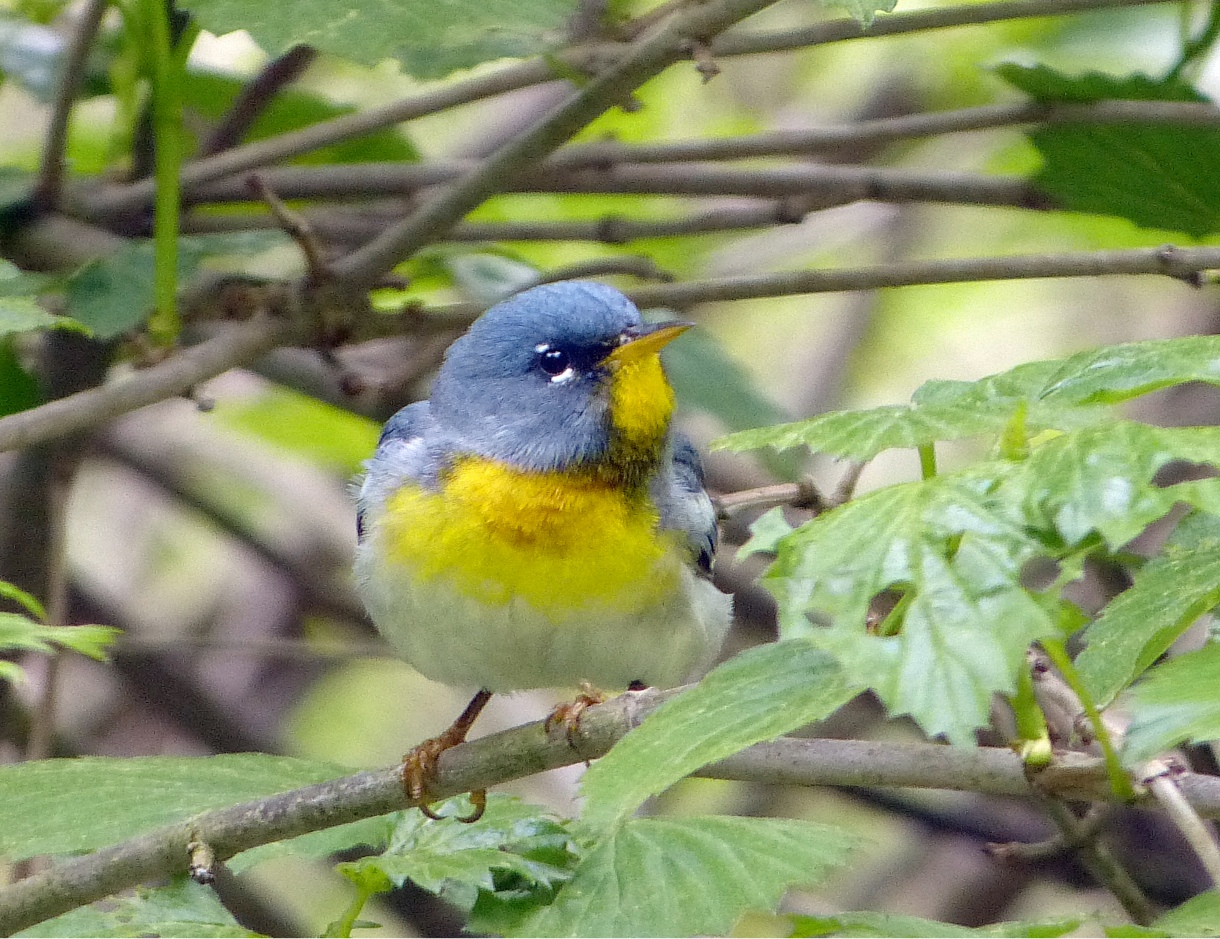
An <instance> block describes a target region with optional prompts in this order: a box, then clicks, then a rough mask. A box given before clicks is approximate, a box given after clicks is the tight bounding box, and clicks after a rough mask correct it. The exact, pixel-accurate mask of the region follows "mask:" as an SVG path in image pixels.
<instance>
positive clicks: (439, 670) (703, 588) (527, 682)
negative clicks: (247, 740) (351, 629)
mask: <svg viewBox="0 0 1220 939" xmlns="http://www.w3.org/2000/svg"><path fill="white" fill-rule="evenodd" d="M356 577H357V583H358V589H359V592H360V595H361V597H362V598H363V600H364V602H365V605H366V606H367V607H368V610H369V613H370V615H371V616H372V618H373V622H374V623H375V624H376V625H377V628H378V629H379V630H380V631H381V633H382V635H383V636H385V638H386V639H387V640H388V641H389V642H390V644H391V645H393V646H394V648H395V649H396V650H397V651H398V652H399V654H400V655H402V657H403V658H404V659H406V660H407V662H409V663H410V664H411V665H412V666H414V667H415V668H416V669H417V670H418V671H420V672H421V673H422V674H424V675H425V676H427V677H428V678H431V679H434V680H436V681H440V682H444V683H446V684H449V685H456V686H459V687H461V686H468V687H472V688H473V687H477V688H486V689H487V690H488V691H496V692H501V691H517V690H522V689H526V688H551V687H565V686H571V685H577V684H579V683H580V682H583V681H587V682H590V683H592V684H593V685H595V686H597V687H600V688H604V689H617V688H624V687H626V686H627V685H628V684H630V683H631V682H633V681H642V682H644V684H646V685H650V686H654V687H668V686H672V685H676V684H681V683H682V682H684V681H688V680H693V679H695V678H697V677H699V676H700V675H701V674H702V673H703V672H704V671H706V670H707V669H708V667H710V665H711V664H712V662H713V660H714V659H715V657H716V653H717V652H718V651H719V650H720V645H721V643H722V642H723V640H724V637H725V634H726V633H727V632H728V628H729V623H730V620H731V618H732V599H731V598H730V597H728V596H726V595H725V594H722V593H721V592H720V591H718V590H717V589H716V588H715V587H713V586H712V585H711V583H709V582H708V581H706V580H704V579H702V578H699V577H696V576H695V575H694V574H693V573H692V572H690V571H689V570H687V569H686V568H685V567H683V569H682V574H681V577H680V589H678V590H676V591H674V592H673V594H672V595H671V596H669V597H667V598H665V599H663V600H661V601H658V602H656V603H653V604H651V605H649V606H646V607H645V608H643V609H642V610H638V611H635V612H630V613H616V612H614V611H613V610H609V609H605V610H597V611H594V610H592V609H590V610H582V611H578V612H576V613H569V614H560V615H555V614H547V613H543V612H540V611H539V610H538V609H536V608H535V607H533V606H531V605H530V604H529V603H528V602H526V601H525V600H523V599H521V598H520V597H513V598H510V599H509V600H508V601H507V602H505V603H498V604H487V603H484V602H480V601H475V600H473V599H471V598H469V597H466V596H462V595H460V594H459V593H458V591H457V590H456V589H455V588H454V587H453V585H452V584H451V583H450V582H449V581H447V580H445V579H443V578H439V577H438V578H432V579H429V580H427V581H424V582H420V581H419V580H417V579H416V578H414V577H413V576H412V575H411V574H410V573H409V571H407V570H405V569H403V568H402V567H392V566H389V565H385V564H382V565H379V566H374V565H373V564H372V562H371V551H370V550H369V548H368V545H367V543H366V544H365V545H362V546H361V547H360V548H359V549H358V552H357V559H356Z"/></svg>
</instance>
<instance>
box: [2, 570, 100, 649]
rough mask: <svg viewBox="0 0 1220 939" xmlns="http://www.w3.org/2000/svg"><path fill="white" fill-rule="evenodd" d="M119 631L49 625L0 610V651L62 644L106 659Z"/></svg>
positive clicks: (47, 647)
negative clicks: (0, 611) (107, 652)
mask: <svg viewBox="0 0 1220 939" xmlns="http://www.w3.org/2000/svg"><path fill="white" fill-rule="evenodd" d="M6 586H11V585H6ZM120 632H121V630H118V629H114V628H113V627H110V626H46V625H44V624H42V623H39V622H36V621H35V620H32V619H30V618H28V617H26V616H22V615H21V614H19V613H0V652H6V651H13V650H21V651H24V652H54V651H55V647H56V646H59V647H61V648H64V649H71V650H72V651H73V652H79V653H80V654H81V655H87V656H89V658H91V659H98V660H99V661H105V659H106V650H107V647H109V646H110V645H111V644H112V643H113V642H114V641H115V639H117V638H118V637H119V634H120Z"/></svg>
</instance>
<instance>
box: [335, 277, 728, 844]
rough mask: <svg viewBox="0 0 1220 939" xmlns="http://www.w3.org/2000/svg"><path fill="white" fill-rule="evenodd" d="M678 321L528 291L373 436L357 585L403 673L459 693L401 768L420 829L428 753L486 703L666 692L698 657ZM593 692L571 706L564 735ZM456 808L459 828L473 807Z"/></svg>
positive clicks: (706, 503) (704, 549)
mask: <svg viewBox="0 0 1220 939" xmlns="http://www.w3.org/2000/svg"><path fill="white" fill-rule="evenodd" d="M692 325H693V324H691V323H684V322H673V321H670V322H660V323H647V322H645V321H644V320H643V319H642V318H641V316H640V312H639V310H638V309H637V308H636V306H635V305H634V304H633V303H632V302H631V301H630V300H629V299H628V298H627V297H626V296H625V295H624V294H623V293H621V292H620V291H618V290H616V289H614V288H612V287H609V286H606V285H604V284H600V283H597V282H593V281H578V280H573V281H560V282H555V283H549V284H544V285H541V286H537V287H534V288H532V289H529V290H525V291H523V292H521V293H518V294H516V295H515V296H512V297H510V298H509V299H507V300H504V301H502V302H500V303H498V304H496V305H495V306H493V307H491V308H490V309H488V310H487V311H486V312H485V313H484V314H483V315H482V316H480V317H479V318H478V319H477V320H476V321H475V322H474V323H473V324H472V325H471V327H470V328H469V330H468V331H467V332H466V333H465V334H464V335H462V336H461V337H460V338H458V339H457V340H456V341H455V342H454V343H453V344H452V345H451V346H450V347H449V349H448V350H447V352H446V354H445V356H444V359H443V361H442V363H441V366H440V368H439V371H438V373H437V376H436V379H435V381H434V383H433V387H432V390H431V394H430V397H429V399H428V400H426V401H419V402H416V403H414V404H410V405H408V406H407V407H405V408H403V409H402V410H400V411H398V412H397V413H396V414H395V415H394V416H393V417H391V418H390V420H389V421H388V422H387V423H386V424H385V426H384V428H383V430H382V433H381V436H380V440H379V443H378V445H377V449H376V451H375V453H374V455H373V457H372V458H371V459H370V460H368V461H367V462H366V463H365V471H364V475H363V478H362V480H361V481H360V482H359V488H358V492H357V533H358V545H357V549H356V560H355V581H356V585H357V591H358V593H359V595H360V597H361V599H362V600H363V603H364V605H365V607H366V609H367V610H368V612H369V615H370V618H371V619H372V621H373V623H374V625H375V626H376V627H377V629H378V630H379V631H380V633H381V634H382V636H383V637H384V638H385V639H386V640H387V641H388V643H389V644H390V645H391V646H392V647H393V648H394V650H395V651H396V652H397V653H398V654H399V655H401V657H402V658H404V659H405V660H406V661H407V662H408V663H409V664H410V665H412V666H413V667H414V668H415V669H416V670H417V671H419V672H420V673H422V674H423V675H424V676H426V677H428V678H431V679H433V680H435V681H439V682H443V683H445V684H448V685H451V686H455V687H466V688H477V689H478V692H477V693H476V694H475V696H474V697H473V698H472V699H471V702H470V704H469V705H468V706H467V708H466V710H465V711H464V712H463V713H462V715H461V716H460V717H459V718H458V719H457V720H456V721H454V723H453V725H452V726H451V727H449V729H448V730H446V731H445V732H444V733H442V734H440V735H438V736H437V737H434V738H431V739H429V740H427V741H425V742H424V743H422V744H420V745H419V746H417V747H416V748H415V749H413V750H412V751H411V752H410V753H408V754H407V755H406V756H405V757H404V758H403V770H402V772H403V781H404V786H405V788H406V794H407V797H408V798H409V799H410V801H411V802H412V804H414V805H417V806H419V807H420V808H421V809H422V810H423V811H424V812H425V814H427V815H428V816H429V817H433V818H435V817H437V816H436V814H435V813H434V812H433V811H432V810H431V809H430V808H429V807H428V801H429V800H428V798H427V796H426V788H427V783H428V779H429V777H430V775H431V774H432V773H433V772H434V771H435V765H436V760H437V757H438V756H439V755H440V753H442V752H443V751H444V750H446V749H448V748H449V747H452V746H455V745H457V744H458V743H461V742H463V741H464V740H465V738H466V735H467V733H468V732H469V730H470V727H471V725H472V724H473V723H474V721H475V719H476V718H477V717H478V715H479V712H480V711H482V710H483V707H484V706H485V705H486V704H487V702H488V700H489V699H490V698H491V696H492V695H493V694H498V693H504V692H512V691H519V690H525V689H534V688H562V687H570V686H582V687H585V688H586V689H590V690H591V689H594V688H596V689H605V688H614V689H621V688H635V689H639V688H643V687H670V686H673V685H677V684H681V683H683V682H686V681H690V680H694V679H696V678H698V677H700V676H701V675H702V674H703V673H704V672H706V671H707V669H708V668H709V667H710V666H711V665H712V663H713V662H714V660H715V658H716V656H717V654H718V652H719V650H720V647H721V645H722V643H723V640H724V638H725V635H726V633H727V632H728V629H729V625H730V622H731V619H732V599H731V597H730V596H728V595H726V594H724V593H722V592H721V591H720V590H719V589H717V588H716V587H715V586H714V585H713V584H712V579H711V578H712V568H713V562H714V559H715V554H716V547H717V529H716V516H715V512H714V510H713V507H712V503H711V500H710V498H709V496H708V494H707V492H706V490H705V488H704V478H703V469H702V465H701V462H700V458H699V454H698V452H697V451H696V449H695V448H694V446H692V444H691V443H690V441H689V440H688V439H687V438H686V437H685V436H683V435H682V434H680V433H679V432H677V431H676V430H675V429H674V428H673V427H672V416H673V411H674V406H675V396H674V391H673V388H672V386H671V385H670V384H669V381H668V379H667V378H666V375H665V372H664V369H663V366H662V364H661V360H660V356H659V353H660V351H661V349H662V347H663V346H665V345H666V344H668V343H669V342H671V341H672V340H674V339H676V338H677V337H678V336H679V335H681V334H682V333H683V332H685V331H686V330H687V329H688V328H690V327H691V326H692ZM600 697H601V695H600V694H599V693H598V692H592V694H588V693H587V694H585V695H582V697H581V698H578V699H577V701H576V702H574V704H573V706H572V708H573V709H572V710H571V711H569V712H566V713H565V714H564V715H563V720H564V722H565V723H568V727H569V732H570V731H571V729H572V725H571V723H569V721H570V720H572V719H573V718H575V719H578V718H579V714H580V711H581V710H582V709H583V707H584V706H586V705H588V704H591V703H594V702H595V701H597V700H599V699H600ZM557 713H558V712H557ZM548 726H549V725H548ZM472 799H473V804H474V810H473V812H472V814H471V815H470V816H466V817H464V818H463V820H465V821H471V820H474V819H475V818H477V817H478V816H479V815H481V814H482V809H483V806H485V805H486V793H485V792H476V793H472Z"/></svg>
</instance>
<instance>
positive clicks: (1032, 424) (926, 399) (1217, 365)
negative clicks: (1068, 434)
mask: <svg viewBox="0 0 1220 939" xmlns="http://www.w3.org/2000/svg"><path fill="white" fill-rule="evenodd" d="M1188 381H1203V382H1208V383H1210V384H1220V337H1218V336H1186V337H1181V338H1177V339H1161V340H1151V341H1146V342H1132V343H1123V344H1120V345H1115V346H1107V347H1105V348H1102V349H1095V350H1089V351H1086V352H1081V353H1078V354H1077V355H1073V356H1071V357H1069V358H1067V359H1063V360H1061V361H1053V360H1052V361H1044V362H1029V363H1025V364H1023V365H1019V366H1017V367H1016V368H1014V369H1011V370H1009V371H1007V372H1001V373H999V374H997V375H990V376H988V377H986V378H983V379H980V380H979V381H976V382H958V381H953V382H950V381H932V382H928V383H926V384H924V385H923V386H921V387H920V388H919V389H918V390H917V391H916V392H915V394H914V395H913V396H912V399H911V404H909V405H885V406H882V407H877V408H869V409H865V410H858V411H832V412H830V413H827V414H822V415H819V416H818V417H814V418H811V419H809V420H805V421H797V422H795V423H791V424H780V425H777V426H774V427H759V428H755V429H753V430H748V431H743V432H740V433H736V434H730V435H728V436H726V437H722V438H721V439H719V440H717V441H715V442H713V444H712V446H713V448H714V449H719V448H727V449H730V450H751V449H755V448H758V447H764V446H766V447H774V448H776V449H785V448H788V447H795V446H802V445H803V446H807V447H809V448H810V449H812V450H814V451H816V452H819V453H827V454H831V455H833V456H838V457H844V458H847V459H853V460H869V459H872V458H873V457H874V456H876V455H877V454H878V453H881V452H883V451H884V450H888V449H892V448H895V447H911V448H914V447H921V446H927V445H928V444H933V443H936V442H938V441H942V440H960V439H963V438H966V437H973V436H978V435H980V434H999V433H1002V432H1003V431H1004V430H1005V428H1006V427H1007V426H1008V425H1009V423H1010V422H1011V421H1012V420H1013V418H1014V416H1016V415H1017V414H1018V413H1020V416H1021V419H1022V420H1023V422H1024V424H1025V426H1026V428H1027V430H1028V431H1029V432H1030V433H1031V434H1032V433H1036V432H1038V431H1043V430H1064V431H1067V430H1073V429H1076V428H1082V427H1088V426H1090V425H1092V424H1096V423H1099V422H1101V421H1104V420H1105V419H1106V418H1107V417H1108V416H1109V412H1108V411H1107V410H1105V409H1102V408H1099V407H1097V405H1099V404H1115V403H1118V402H1121V401H1127V400H1130V399H1132V398H1136V397H1139V396H1141V395H1145V394H1150V393H1151V392H1153V391H1157V390H1159V389H1161V388H1166V387H1169V386H1170V385H1176V384H1182V383H1183V382H1188Z"/></svg>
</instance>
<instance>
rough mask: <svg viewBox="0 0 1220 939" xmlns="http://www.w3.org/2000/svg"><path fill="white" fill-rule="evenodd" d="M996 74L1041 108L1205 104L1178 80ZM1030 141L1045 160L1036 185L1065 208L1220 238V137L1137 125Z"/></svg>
mask: <svg viewBox="0 0 1220 939" xmlns="http://www.w3.org/2000/svg"><path fill="white" fill-rule="evenodd" d="M997 72H998V73H999V74H1000V76H1001V77H1003V78H1005V79H1006V80H1008V81H1009V82H1010V83H1011V84H1013V85H1015V86H1016V87H1018V88H1020V89H1021V90H1023V91H1025V92H1026V93H1027V94H1030V95H1031V96H1032V97H1034V98H1036V99H1037V100H1039V101H1048V102H1057V101H1068V102H1088V101H1102V100H1111V99H1122V100H1139V101H1206V100H1207V99H1206V98H1205V97H1204V96H1203V95H1201V94H1199V92H1197V91H1196V90H1195V89H1194V88H1191V87H1190V86H1189V85H1187V84H1185V83H1184V82H1182V81H1181V80H1179V79H1172V78H1171V79H1153V78H1149V77H1147V76H1145V75H1138V74H1136V75H1127V76H1122V77H1110V76H1106V75H1101V74H1098V73H1096V72H1090V73H1086V74H1083V75H1080V76H1068V75H1065V74H1063V73H1060V72H1056V71H1054V70H1053V69H1050V68H1047V67H1046V66H1043V65H1040V66H1033V67H1027V66H1020V65H1015V64H1006V65H1002V66H1000V67H999V68H998V69H997ZM1029 138H1030V140H1031V141H1032V142H1033V144H1034V146H1035V147H1036V148H1037V150H1038V153H1039V155H1040V156H1041V157H1042V168H1041V169H1040V170H1039V171H1038V173H1037V175H1036V176H1035V177H1034V182H1035V183H1036V184H1037V185H1038V186H1039V187H1040V188H1041V189H1044V190H1045V191H1046V192H1048V193H1050V194H1051V195H1052V196H1054V197H1055V198H1056V199H1057V200H1058V201H1059V203H1060V204H1061V205H1062V206H1063V207H1064V208H1066V209H1069V210H1071V211H1076V212H1094V213H1100V214H1104V215H1116V216H1119V217H1121V218H1126V219H1129V220H1130V221H1132V222H1134V223H1135V224H1137V225H1142V226H1144V227H1147V228H1158V229H1171V230H1177V231H1183V232H1186V233H1188V234H1191V235H1194V236H1196V237H1202V236H1203V235H1207V234H1210V233H1213V232H1216V231H1220V130H1217V129H1215V128H1209V127H1191V126H1187V125H1178V126H1175V125H1166V124H1153V123H1142V122H1139V121H1129V122H1125V123H1123V124H1111V125H1104V124H1087V123H1086V124H1067V123H1055V124H1052V125H1047V126H1044V127H1039V128H1036V129H1034V130H1032V131H1030V133H1029ZM1085 168H1087V171H1083V170H1084V169H1085Z"/></svg>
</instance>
